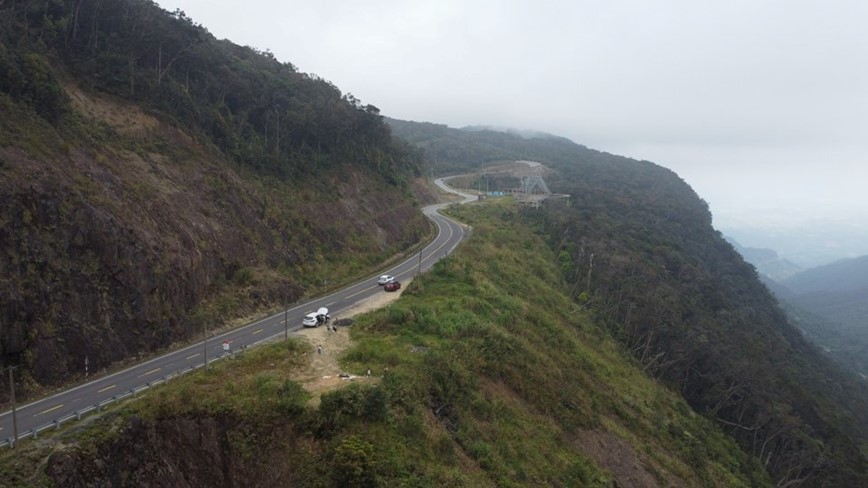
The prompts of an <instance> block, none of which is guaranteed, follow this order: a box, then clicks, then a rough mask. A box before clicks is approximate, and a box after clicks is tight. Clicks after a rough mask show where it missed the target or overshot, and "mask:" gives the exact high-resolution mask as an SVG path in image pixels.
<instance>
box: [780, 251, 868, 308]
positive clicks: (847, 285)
mask: <svg viewBox="0 0 868 488" xmlns="http://www.w3.org/2000/svg"><path fill="white" fill-rule="evenodd" d="M781 284H783V285H785V286H786V287H787V288H789V289H790V290H792V291H794V292H795V293H800V294H803V293H815V292H852V291H859V290H868V256H862V257H859V258H853V259H842V260H839V261H835V262H834V263H831V264H827V265H825V266H819V267H816V268H811V269H808V270H805V271H802V272H800V273H797V274H795V275H793V276H791V277H789V278H787V279H784V280H783V281H782V282H781ZM863 296H864V297H865V299H866V301H868V293H866V294H865V295H863Z"/></svg>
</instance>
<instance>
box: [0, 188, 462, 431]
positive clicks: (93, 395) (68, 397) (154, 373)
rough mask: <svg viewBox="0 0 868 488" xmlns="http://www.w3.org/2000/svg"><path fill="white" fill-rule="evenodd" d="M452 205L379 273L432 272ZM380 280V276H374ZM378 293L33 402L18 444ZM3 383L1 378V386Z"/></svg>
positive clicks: (21, 415) (314, 304)
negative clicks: (226, 345)
mask: <svg viewBox="0 0 868 488" xmlns="http://www.w3.org/2000/svg"><path fill="white" fill-rule="evenodd" d="M435 183H436V184H437V186H439V187H440V188H442V189H444V190H446V191H449V192H452V193H456V194H458V195H460V196H462V197H463V200H462V201H461V202H460V203H466V202H469V201H475V200H476V198H477V197H476V196H475V195H470V194H467V193H462V192H459V191H457V190H454V189H452V188H450V187H449V186H447V185H446V184H445V183H444V182H443V179H442V178H440V179H438V180H436V181H435ZM451 204H452V203H441V204H437V205H430V206H427V207H425V208H423V209H422V210H423V212H424V213H425V215H426V216H427V217H428V218H430V219H431V220H432V221H433V222H434V224H435V225H436V226H437V237H435V238H434V240H433V241H431V243H429V244H428V245H427V246H425V247H424V248H423V249H422V250H421V251H420V252H419V253H418V254H414V255H413V256H412V257H410V258H408V259H406V260H405V261H403V262H401V263H400V264H398V265H396V266H393V267H391V268H389V269H385V270H383V271H382V274H390V275H393V276H395V277H396V278H397V279H398V280H399V281H402V280H405V279H408V278H411V277H413V276H415V275H416V274H418V273H420V272H423V271H426V270H428V269H429V268H431V267H432V266H433V265H434V263H436V262H437V261H438V260H440V259H441V258H443V257H445V256H447V255H448V253H449V252H451V251H452V250H453V249H455V247H456V246H458V244H459V243H460V242H461V239H463V237H464V228H463V227H462V226H461V225H460V224H459V223H458V222H456V221H454V220H452V219H450V218H448V217H445V216H443V215H442V214H440V213H439V210H441V209H442V208H443V207H445V206H447V205H451ZM377 276H379V273H378V275H377ZM377 293H385V292H384V291H383V289H382V287H381V286H378V285H377V281H376V276H371V277H369V278H366V279H364V280H362V281H359V282H357V283H355V284H352V285H350V286H347V287H345V288H343V289H341V290H339V291H336V292H334V293H331V294H329V295H326V296H323V297H320V298H316V299H313V300H310V301H308V302H305V303H302V304H300V305H297V306H294V307H293V308H290V309H288V310H286V311H285V312H280V313H278V314H275V315H272V316H270V317H267V318H264V319H262V320H258V321H256V322H253V323H251V324H248V325H245V326H243V327H240V328H237V329H234V330H231V331H228V332H222V333H220V334H217V335H214V336H210V337H208V339H207V341H205V342H198V343H195V344H191V345H189V346H186V347H184V348H181V349H178V350H175V351H172V352H169V353H166V354H163V355H161V356H158V357H155V358H152V359H148V360H146V361H144V362H141V363H139V364H136V365H134V366H131V367H129V368H126V369H123V370H121V371H118V372H115V373H112V374H109V375H106V376H102V377H99V378H96V379H94V380H92V381H88V382H86V383H82V384H80V385H77V386H74V387H71V388H69V389H67V390H65V391H62V392H59V393H56V394H54V395H51V396H49V397H46V398H42V399H39V400H36V401H34V402H31V403H28V404H26V405H23V406H20V407H18V408H17V409H16V412H15V418H16V419H17V432H18V439H23V438H26V437H34V436H36V435H37V434H38V433H39V432H41V431H43V430H46V429H48V428H52V427H59V426H60V425H61V424H62V423H64V422H66V421H69V420H71V419H75V418H78V417H80V416H82V415H84V414H86V413H88V412H91V411H94V410H99V409H100V408H102V407H103V406H105V405H106V404H109V403H113V402H116V401H119V399H121V398H124V397H127V396H131V395H135V394H136V393H137V392H139V391H142V390H146V389H147V388H149V387H150V386H152V385H154V384H157V383H160V382H164V381H166V380H167V379H168V378H171V377H174V376H176V375H180V374H184V373H186V372H190V371H192V370H195V369H197V368H199V367H202V366H203V365H204V364H205V358H206V357H207V360H208V363H211V362H213V361H215V360H218V359H220V358H221V355H222V354H223V353H224V352H223V342H224V341H231V348H232V350H233V351H238V350H240V349H244V348H246V347H250V346H254V345H256V344H259V343H262V342H265V341H268V340H271V339H275V338H278V337H281V336H284V335H288V333H289V332H292V331H295V330H298V329H300V328H301V327H302V325H301V320H302V317H303V316H304V315H305V314H306V313H307V312H309V311H313V310H316V309H318V308H319V307H327V308H328V309H329V311H330V314H331V316H332V318H333V319H336V318H339V317H340V314H341V312H343V311H345V310H347V309H349V308H351V307H352V306H353V305H355V304H356V303H358V302H360V301H362V300H364V299H366V298H369V297H371V296H373V295H375V294H377ZM5 379H6V378H0V381H2V380H5ZM15 430H16V429H15V428H14V427H13V416H12V411H11V410H9V411H6V412H3V413H2V414H0V445H12V440H13V438H14V431H15Z"/></svg>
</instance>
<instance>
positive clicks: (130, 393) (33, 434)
mask: <svg viewBox="0 0 868 488" xmlns="http://www.w3.org/2000/svg"><path fill="white" fill-rule="evenodd" d="M238 354H240V351H239V352H237V353H232V355H231V356H229V357H235V356H236V355H238ZM221 359H223V357H217V358H214V359H211V360H209V361H208V364H211V363H213V362H215V361H220V360H221ZM204 365H205V364H204V363H202V364H197V365H194V366H190V367H189V368H186V369H180V370H178V371H175V372H174V373H169V374H167V375H164V376H162V377H160V378H157V379H156V380H154V381H149V382H147V383H145V384H142V385H139V386H136V387H134V388H132V389H130V390H127V391H126V392H124V393H121V394H119V395H114V396H113V397H111V398H109V399H106V400H103V401H101V402H99V403H96V404H94V405H91V406H89V407H85V408H83V409H81V410H77V411H75V412H73V413H71V414H69V415H67V416H65V417H60V418H56V419H54V420H52V421H51V422H49V423H47V424H45V425H41V426H39V427H35V428H33V429H30V430H28V431H27V432H24V433H19V434H18V440H19V441H21V440H23V439H27V438H33V439H36V438H38V437H39V433H40V432H45V431H46V430H48V429H55V430H57V429H59V428H60V427H61V426H62V425H63V424H65V423H67V422H70V421H73V420H81V418H82V417H84V416H86V415H87V414H89V413H91V412H97V413H99V412H102V411H103V409H105V408H107V407H109V406H110V405H117V404H118V403H120V402H121V401H122V400H126V399H127V398H134V397H135V396H136V395H137V394H138V393H139V392H141V391H145V390H147V389H150V388H154V387H155V386H158V385H161V384H163V383H168V382H169V380H172V379H174V378H178V377H180V376H182V375H185V374H187V373H190V372H193V371H196V370H197V369H199V368H201V367H202V366H204ZM4 447H15V440H14V439H13V438H12V437H7V438H5V439H2V440H0V448H4Z"/></svg>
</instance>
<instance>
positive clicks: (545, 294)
mask: <svg viewBox="0 0 868 488" xmlns="http://www.w3.org/2000/svg"><path fill="white" fill-rule="evenodd" d="M455 212H456V213H457V214H458V216H459V217H460V218H461V219H463V220H465V221H466V222H468V223H469V224H471V225H472V226H473V237H472V238H471V239H470V240H469V241H468V242H467V243H466V244H465V245H464V246H463V247H462V248H460V249H459V250H458V251H457V252H455V253H453V254H452V255H451V256H450V257H449V258H448V259H446V260H444V261H442V262H441V263H439V264H438V265H437V266H435V267H434V268H433V269H432V271H431V272H430V273H427V274H426V275H424V276H422V277H420V278H417V279H416V280H414V282H413V283H412V284H411V285H410V287H409V289H408V290H407V291H406V292H405V293H404V295H403V296H402V297H401V299H400V300H399V301H398V302H397V303H395V304H393V305H392V306H390V307H388V308H387V309H384V310H381V311H378V312H375V313H372V314H369V315H367V316H365V317H364V318H363V319H362V320H361V321H360V322H359V323H357V325H356V326H354V327H353V329H352V332H353V337H354V339H355V340H356V341H357V346H356V347H355V348H353V349H351V350H350V351H349V352H348V353H347V355H346V357H345V367H346V369H347V371H351V372H354V373H357V374H361V373H362V372H364V371H365V370H367V368H371V369H372V370H373V371H375V372H380V371H384V370H386V368H388V372H387V373H385V375H384V378H383V380H382V383H381V385H380V386H379V387H375V388H370V387H365V386H358V385H353V386H351V387H348V388H346V389H343V390H340V391H337V392H335V393H331V394H326V395H324V396H323V397H322V403H321V405H320V406H319V407H318V408H317V409H313V408H312V407H305V406H304V405H306V395H305V394H304V393H303V392H301V391H299V389H298V385H297V384H296V383H293V382H292V381H290V380H289V378H290V377H291V370H292V368H294V367H297V366H298V365H299V364H301V362H303V361H304V360H305V359H304V355H305V354H310V351H305V350H301V349H299V347H298V346H296V345H293V343H289V344H281V345H275V346H268V347H265V348H263V349H261V350H259V351H256V352H255V353H254V354H251V355H249V356H248V357H247V358H246V359H244V360H243V361H238V362H234V363H233V364H225V365H222V367H221V369H219V370H218V371H217V372H215V373H214V374H211V375H207V376H203V375H195V376H193V377H189V378H185V379H182V380H180V381H178V382H177V383H174V384H171V385H169V386H168V387H167V388H165V389H162V390H160V391H159V392H158V393H157V394H154V395H150V396H148V397H147V398H146V399H145V400H144V401H142V402H139V403H138V404H136V405H133V406H131V407H130V408H129V409H128V412H132V413H133V414H135V415H134V416H133V417H127V416H126V415H124V416H121V417H118V420H117V421H116V423H115V424H114V425H116V426H121V427H123V428H124V429H127V430H126V431H125V432H126V434H120V433H114V434H110V435H106V436H104V437H103V438H102V439H101V440H96V441H88V440H85V441H81V443H80V444H79V445H78V446H77V447H75V448H74V449H72V450H65V451H59V452H57V453H55V455H54V456H52V457H51V459H50V461H49V462H48V466H49V469H48V471H49V472H50V473H52V476H54V479H55V480H65V481H67V482H69V481H70V480H81V481H86V480H90V481H91V482H93V481H94V480H98V479H102V478H101V477H105V476H108V475H107V474H106V468H105V466H111V465H124V463H125V462H126V460H125V459H124V456H125V455H129V453H130V452H135V453H136V456H138V457H139V458H143V459H148V460H149V462H151V463H152V464H151V465H150V470H149V471H147V472H148V473H155V474H146V472H145V470H144V469H142V468H141V467H139V468H136V467H135V466H134V467H131V468H129V470H128V471H125V476H127V478H126V479H127V480H135V481H136V482H143V481H144V480H145V479H146V478H142V476H151V477H159V476H164V475H165V476H168V475H166V474H165V473H174V476H179V475H180V476H185V478H184V479H186V480H187V481H191V480H192V481H196V482H206V481H207V482H221V480H222V482H227V480H232V479H234V480H236V481H237V480H240V479H245V480H246V481H250V480H255V481H256V482H257V483H261V484H264V485H268V484H275V483H284V484H285V483H286V482H288V481H292V482H293V483H297V484H300V485H309V486H330V485H343V486H347V485H355V486H373V485H374V484H380V485H382V486H396V485H402V484H403V485H413V486H439V485H447V486H540V485H549V486H610V485H611V484H612V482H613V481H617V483H618V485H619V486H654V485H669V486H763V485H768V484H769V482H768V480H767V479H766V478H765V477H764V474H763V473H762V471H761V469H760V468H759V466H758V465H757V464H755V463H754V462H753V461H752V460H750V459H749V458H748V457H747V456H745V455H744V454H743V453H742V451H741V450H740V449H738V447H736V446H735V445H734V444H733V442H732V441H731V440H729V439H728V438H727V437H726V436H724V435H723V434H722V433H721V432H720V431H719V430H717V429H716V428H715V427H714V426H713V425H712V424H710V423H709V422H708V421H706V420H705V419H704V418H702V417H701V416H697V415H695V414H693V413H692V411H691V410H690V408H689V407H688V406H687V405H686V404H685V403H684V402H683V401H682V400H680V399H679V398H678V396H677V395H675V394H673V393H671V392H669V391H668V390H666V389H665V388H662V387H661V386H660V385H659V384H657V383H656V382H654V381H653V380H650V379H649V378H648V377H647V376H646V375H645V374H644V373H643V372H642V371H640V370H639V369H638V368H637V367H636V366H635V365H634V364H633V361H632V360H630V359H628V357H627V354H625V353H624V352H623V351H622V350H621V348H620V346H618V345H617V343H616V342H614V341H613V340H611V339H610V338H609V337H608V336H607V334H606V333H605V332H603V331H602V329H601V328H599V327H597V326H596V325H595V324H593V323H592V322H591V321H590V320H589V319H588V317H587V316H586V315H585V314H584V313H583V312H582V311H581V310H579V309H577V308H576V307H575V305H574V304H573V303H572V302H571V301H570V300H569V298H568V297H567V294H566V293H565V288H566V286H565V284H564V283H563V282H562V281H561V280H560V278H558V276H559V273H558V270H557V267H556V265H555V264H554V263H555V259H554V256H553V255H552V253H551V252H550V251H549V250H548V249H547V248H546V246H545V244H544V241H543V240H542V238H541V237H540V236H539V235H536V234H535V233H534V232H533V230H532V229H529V228H528V227H527V226H526V224H525V223H524V222H523V220H522V217H521V215H520V213H519V210H518V209H517V207H514V206H512V205H510V204H506V203H504V204H487V205H484V206H477V207H472V208H471V207H464V208H461V209H458V210H456V211H455ZM130 418H132V420H130ZM139 418H143V419H145V420H144V425H146V426H147V427H146V428H143V427H141V425H142V422H140V421H139V420H138V419H139ZM226 418H230V419H231V421H221V420H220V419H224V420H225V419H226ZM215 419H217V420H215ZM179 423H183V425H185V426H186V428H187V429H193V434H182V432H183V431H182V430H181V429H180V428H178V427H177V426H178V424H179ZM215 423H216V424H217V427H214V424H215ZM203 426H206V427H207V426H210V427H207V428H206V427H203ZM119 428H120V427H119ZM196 429H199V430H198V431H197V430H196ZM215 429H216V431H217V433H216V434H213V436H216V438H218V439H221V442H216V443H214V445H215V446H219V447H216V449H218V450H219V451H220V454H219V455H217V454H214V453H211V454H209V455H207V456H210V457H207V458H206V459H203V460H202V462H203V463H204V462H208V460H209V459H210V460H211V461H212V462H213V461H214V460H215V459H224V460H231V464H232V466H231V467H230V468H227V469H224V471H227V470H228V471H227V472H226V473H225V474H224V476H225V477H223V478H221V479H220V480H214V479H206V478H207V476H209V474H208V473H206V472H203V471H202V469H201V468H197V467H195V464H196V462H195V461H192V462H189V463H187V465H186V467H184V466H183V465H182V466H179V464H178V463H179V461H178V460H177V459H176V458H173V456H172V453H179V452H184V456H187V457H191V456H192V458H193V459H199V458H200V457H201V456H202V455H204V454H203V453H202V452H200V451H196V450H193V451H191V450H189V449H188V450H186V451H184V450H183V449H181V448H180V447H179V446H183V445H184V439H185V438H190V437H193V438H197V436H198V438H199V439H203V438H204V439H208V438H209V435H212V434H210V432H211V431H213V430H215ZM101 430H102V431H103V432H105V431H106V430H108V429H105V428H102V429H101ZM117 432H121V431H117ZM76 435H78V436H80V434H76ZM67 442H75V441H74V437H73V436H70V439H68V440H67ZM202 444H208V443H207V442H201V441H200V446H199V448H200V449H201V448H202ZM157 445H159V446H160V448H159V449H157V447H156V446H157ZM131 446H135V447H131ZM157 451H159V452H160V453H163V454H162V458H161V457H160V456H159V455H158V454H157ZM266 460H267V461H266ZM266 462H267V464H268V466H269V469H268V470H266V471H267V472H263V470H261V469H260V468H261V465H260V464H259V463H266ZM167 465H172V466H174V467H175V468H174V470H171V469H166V466H167ZM100 466H102V467H100ZM155 466H161V469H154V468H155ZM171 481H173V482H178V478H173V479H172V480H171Z"/></svg>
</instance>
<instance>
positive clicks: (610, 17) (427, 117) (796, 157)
mask: <svg viewBox="0 0 868 488" xmlns="http://www.w3.org/2000/svg"><path fill="white" fill-rule="evenodd" d="M158 3H159V4H160V5H161V6H162V7H163V8H166V9H168V10H174V9H176V8H180V9H182V10H184V11H185V12H186V14H187V15H188V16H190V17H192V18H193V20H194V21H196V22H199V23H202V24H203V25H206V26H207V27H208V29H209V30H210V31H211V32H212V33H214V35H216V36H217V37H218V38H224V37H225V38H229V39H232V40H234V41H236V42H238V43H241V44H248V45H251V46H254V47H258V48H260V49H263V50H264V49H269V50H271V52H273V53H274V55H275V57H277V58H278V59H279V60H282V61H291V62H292V63H294V64H296V65H297V66H298V67H299V68H300V69H301V70H303V71H306V72H312V73H316V74H318V75H319V76H322V77H323V78H325V79H327V80H330V81H332V82H334V83H335V84H336V85H337V86H339V87H350V88H351V89H352V90H353V94H354V95H355V96H356V97H358V98H359V99H361V100H363V101H364V102H365V103H370V104H373V105H375V106H377V107H378V108H379V109H380V110H381V111H382V113H383V114H384V115H387V116H389V117H395V118H399V119H403V120H415V121H428V122H436V123H441V124H446V125H448V126H450V127H464V126H469V125H485V126H497V127H514V128H517V129H524V130H535V131H544V132H548V133H552V134H557V135H560V136H564V137H568V138H569V139H571V140H573V141H575V142H577V143H579V144H583V145H586V146H588V147H592V148H596V149H600V150H603V151H607V152H611V153H613V154H620V155H625V156H629V157H633V158H636V159H646V160H650V161H654V162H656V163H658V164H661V165H663V166H665V167H667V168H670V169H672V170H674V171H676V172H677V173H678V174H679V175H680V176H681V177H682V178H683V179H684V180H686V181H687V182H688V183H689V184H690V185H691V186H692V187H693V188H694V189H695V190H696V191H697V193H698V194H699V195H700V196H702V197H703V198H704V199H705V200H706V201H707V202H709V204H710V207H711V210H712V212H713V214H714V222H715V226H716V227H717V228H719V229H721V230H723V231H725V232H726V233H727V234H729V235H733V236H735V237H737V238H738V239H739V240H741V241H742V244H744V245H745V246H751V247H770V248H773V249H776V250H777V251H778V252H779V253H781V255H782V256H783V257H784V258H787V259H790V260H792V261H794V262H796V263H797V264H799V265H805V266H813V265H818V264H822V263H827V262H830V261H832V260H834V259H838V258H843V257H855V256H858V255H862V254H868V239H866V238H865V237H866V236H868V228H866V227H865V226H866V223H868V198H866V197H865V195H864V192H863V190H862V186H863V182H864V181H868V165H866V164H864V163H865V156H864V155H865V154H868V139H866V138H865V137H864V134H866V133H868V65H866V64H865V63H860V62H858V60H861V59H865V57H866V54H868V30H866V29H865V28H864V25H863V24H864V19H866V18H868V3H865V2H855V1H851V0H831V1H827V2H814V1H807V0H795V1H787V2H783V1H771V2H754V1H749V0H734V1H731V2H685V1H681V0H663V1H659V2H642V1H638V0H621V1H617V2H591V1H587V0H580V1H565V0H543V1H538V0H535V1H530V0H519V1H513V2H508V3H506V4H504V3H503V2H494V1H491V0H484V1H479V2H459V1H457V0H437V1H433V0H421V1H418V2H398V1H395V0H367V1H364V2H352V3H350V4H346V3H344V2H341V3H338V2H335V1H333V0H327V1H322V2H303V1H298V0H290V1H282V0H281V1H277V0H251V1H249V2H245V3H243V4H241V3H238V2H235V1H229V0H159V2H158ZM239 14H243V15H239ZM807 233H810V235H807ZM797 241H798V242H797ZM795 244H797V245H795Z"/></svg>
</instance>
